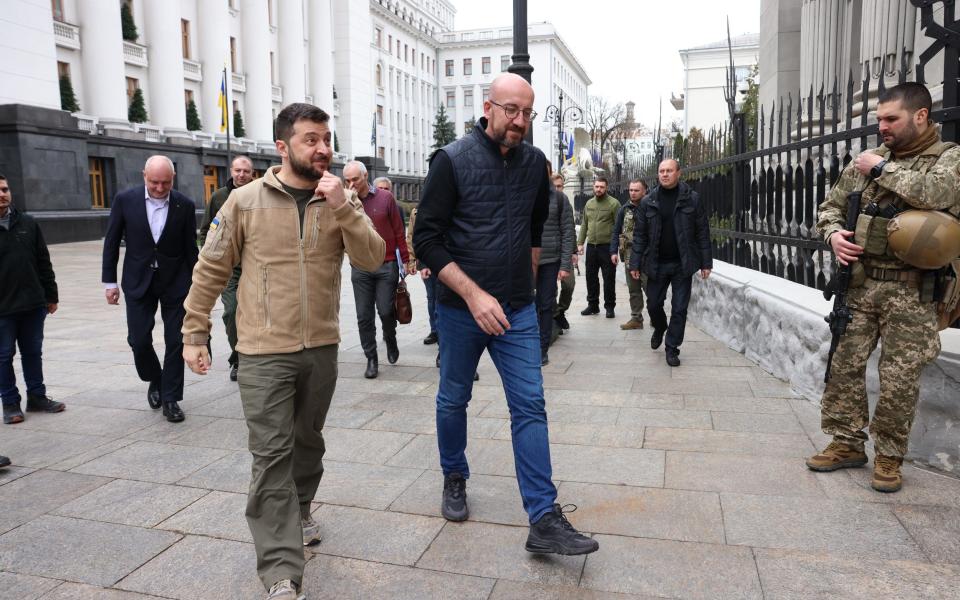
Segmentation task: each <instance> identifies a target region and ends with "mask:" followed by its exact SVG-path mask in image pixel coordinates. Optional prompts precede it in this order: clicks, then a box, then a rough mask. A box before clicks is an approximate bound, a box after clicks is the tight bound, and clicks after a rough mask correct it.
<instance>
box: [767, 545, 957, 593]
mask: <svg viewBox="0 0 960 600" xmlns="http://www.w3.org/2000/svg"><path fill="white" fill-rule="evenodd" d="M754 553H755V554H756V557H757V570H758V571H759V572H760V579H761V581H762V582H763V590H764V594H765V598H767V599H769V600H810V599H816V600H828V599H832V598H849V599H850V600H875V599H876V598H896V599H897V600H947V599H948V598H957V597H958V596H957V590H960V566H957V565H931V564H929V563H925V562H915V561H907V560H886V561H884V560H875V559H864V558H862V557H855V556H849V555H844V554H821V553H810V554H807V553H803V552H796V551H788V550H767V549H758V550H755V551H754Z"/></svg>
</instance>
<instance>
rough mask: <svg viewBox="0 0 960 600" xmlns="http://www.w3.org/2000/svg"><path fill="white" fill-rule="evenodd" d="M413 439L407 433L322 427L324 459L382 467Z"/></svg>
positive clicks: (411, 435)
mask: <svg viewBox="0 0 960 600" xmlns="http://www.w3.org/2000/svg"><path fill="white" fill-rule="evenodd" d="M413 438H414V435H413V434H409V433H394V432H390V431H366V430H363V429H337V428H335V427H324V429H323V439H324V442H325V444H326V447H327V451H326V453H325V454H324V458H327V459H329V460H340V461H346V462H361V463H369V464H374V465H382V464H384V463H386V462H387V461H388V460H389V459H390V458H391V457H393V456H394V455H395V454H397V452H399V451H400V449H401V448H403V447H404V446H406V445H407V444H408V443H409V442H410V440H412V439H413Z"/></svg>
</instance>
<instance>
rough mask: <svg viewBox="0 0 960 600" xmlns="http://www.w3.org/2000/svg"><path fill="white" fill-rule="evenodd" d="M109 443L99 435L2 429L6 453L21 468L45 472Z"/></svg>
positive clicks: (13, 427) (13, 426) (13, 428)
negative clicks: (46, 469)
mask: <svg viewBox="0 0 960 600" xmlns="http://www.w3.org/2000/svg"><path fill="white" fill-rule="evenodd" d="M60 416H63V415H60ZM110 441H111V440H110V438H106V437H102V436H99V435H77V434H73V433H54V432H49V431H37V430H35V429H20V428H18V427H17V426H15V425H12V426H5V427H4V430H3V454H4V456H9V457H10V459H11V460H12V461H13V462H14V464H16V465H18V466H21V467H33V468H35V469H42V468H43V467H47V466H50V465H52V464H54V463H58V462H60V461H63V460H66V459H68V458H71V457H73V456H76V455H77V454H80V453H83V452H87V451H89V450H92V449H94V448H96V447H98V446H102V445H104V444H106V443H108V442H110Z"/></svg>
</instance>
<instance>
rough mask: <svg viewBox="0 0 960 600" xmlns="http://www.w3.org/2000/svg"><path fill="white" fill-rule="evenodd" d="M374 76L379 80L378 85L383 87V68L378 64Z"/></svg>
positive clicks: (374, 69)
mask: <svg viewBox="0 0 960 600" xmlns="http://www.w3.org/2000/svg"><path fill="white" fill-rule="evenodd" d="M373 73H374V78H375V79H376V82H377V87H378V88H382V87H383V68H382V67H381V66H380V65H379V64H378V65H377V66H375V67H374V68H373Z"/></svg>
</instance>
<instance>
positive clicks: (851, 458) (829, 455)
mask: <svg viewBox="0 0 960 600" xmlns="http://www.w3.org/2000/svg"><path fill="white" fill-rule="evenodd" d="M865 464H867V454H866V453H865V452H864V451H863V449H862V448H852V447H850V446H849V445H847V444H845V443H843V442H838V441H832V442H830V444H829V445H828V446H827V447H826V448H824V449H823V450H822V451H821V452H820V453H819V454H815V455H814V456H811V457H810V458H808V459H807V467H809V468H810V470H811V471H836V470H837V469H849V468H853V467H862V466H863V465H865Z"/></svg>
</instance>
